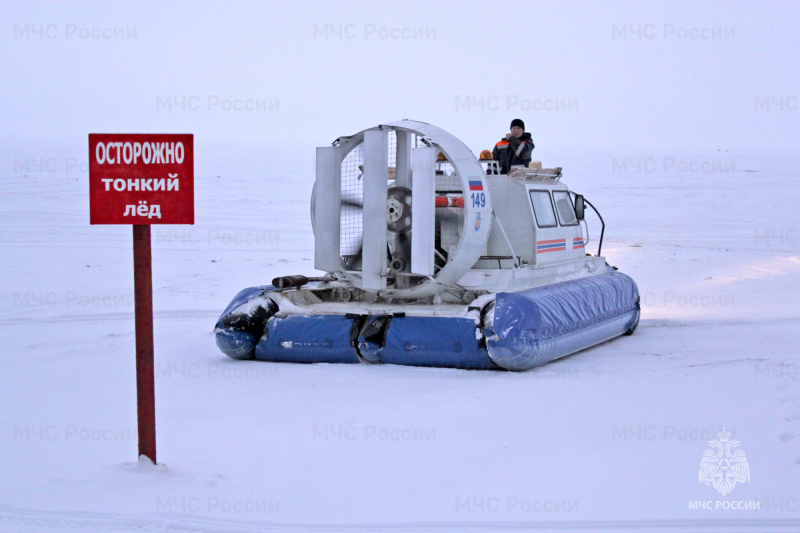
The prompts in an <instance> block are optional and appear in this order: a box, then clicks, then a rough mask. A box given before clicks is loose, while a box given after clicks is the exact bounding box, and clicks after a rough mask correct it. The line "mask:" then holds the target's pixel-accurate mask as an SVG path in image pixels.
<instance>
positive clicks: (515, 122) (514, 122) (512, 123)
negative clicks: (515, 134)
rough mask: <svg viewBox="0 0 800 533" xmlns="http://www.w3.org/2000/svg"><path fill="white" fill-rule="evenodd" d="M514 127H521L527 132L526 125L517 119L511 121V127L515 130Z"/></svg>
mask: <svg viewBox="0 0 800 533" xmlns="http://www.w3.org/2000/svg"><path fill="white" fill-rule="evenodd" d="M514 126H519V127H520V128H522V129H523V130H525V123H524V122H522V119H519V118H515V119H514V120H512V121H511V127H512V128H513V127H514Z"/></svg>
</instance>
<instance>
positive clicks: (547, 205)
mask: <svg viewBox="0 0 800 533" xmlns="http://www.w3.org/2000/svg"><path fill="white" fill-rule="evenodd" d="M530 194H531V205H532V206H533V214H534V215H535V216H536V224H537V225H538V226H539V227H540V228H554V227H555V226H556V225H557V224H556V215H555V213H553V203H552V202H551V201H550V193H549V192H547V191H531V192H530Z"/></svg>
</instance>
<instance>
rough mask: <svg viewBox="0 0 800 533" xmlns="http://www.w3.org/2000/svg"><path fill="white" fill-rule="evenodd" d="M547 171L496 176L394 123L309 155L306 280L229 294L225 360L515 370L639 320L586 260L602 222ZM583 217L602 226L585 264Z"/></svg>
mask: <svg viewBox="0 0 800 533" xmlns="http://www.w3.org/2000/svg"><path fill="white" fill-rule="evenodd" d="M561 170H562V169H561V168H555V169H542V168H541V165H537V164H536V163H531V164H530V165H529V167H527V168H512V169H511V171H509V172H508V174H500V173H499V169H498V165H497V162H496V161H492V160H491V154H490V153H489V152H484V153H483V154H482V155H481V157H480V159H478V158H476V157H475V156H474V155H473V154H472V152H471V151H470V150H469V149H468V148H467V147H466V146H465V145H464V144H463V143H462V142H461V141H459V140H458V139H457V138H456V137H454V136H453V135H451V134H449V133H447V132H446V131H444V130H442V129H440V128H438V127H436V126H433V125H431V124H427V123H424V122H417V121H412V120H402V121H399V122H392V123H389V124H381V125H379V126H376V127H373V128H369V129H366V130H364V131H361V132H359V133H356V134H355V135H351V136H349V137H339V138H338V139H336V141H334V142H333V143H332V145H331V146H326V147H321V148H317V152H316V181H315V183H314V190H313V192H312V197H311V221H312V225H313V228H314V236H315V250H314V266H315V268H316V269H317V270H320V271H322V272H324V273H325V274H324V275H321V276H319V277H306V276H299V275H296V276H284V277H279V278H276V279H274V280H273V281H272V284H271V285H264V286H259V287H251V288H247V289H244V290H243V291H241V292H240V293H239V294H237V295H236V296H235V297H234V299H233V301H232V302H231V303H230V304H229V305H228V307H227V308H226V309H225V311H224V312H223V313H222V316H221V317H220V318H219V321H218V322H217V324H216V328H215V333H216V343H217V346H218V347H219V348H220V350H221V351H222V352H223V353H225V354H226V355H228V356H229V357H231V358H233V359H258V360H263V361H277V362H294V363H391V364H399V365H414V366H433V367H451V368H463V369H504V370H528V369H530V368H533V367H536V366H539V365H542V364H545V363H547V362H550V361H553V360H554V359H558V358H560V357H564V356H566V355H569V354H572V353H575V352H578V351H580V350H583V349H586V348H589V347H591V346H594V345H596V344H599V343H602V342H605V341H608V340H610V339H612V338H615V337H617V336H620V335H624V334H631V333H633V331H634V330H635V329H636V326H637V324H638V322H639V314H640V307H639V290H638V288H637V286H636V283H635V282H634V281H633V280H632V279H631V278H630V277H628V276H626V275H625V274H622V273H621V272H618V271H617V269H616V268H615V267H611V266H609V265H608V263H607V262H606V260H605V259H604V258H603V257H602V256H600V253H601V250H602V239H603V232H604V230H605V224H604V222H603V220H602V217H600V214H599V212H597V210H596V209H595V208H594V206H593V205H592V204H591V203H590V202H589V201H588V200H586V199H585V198H584V197H583V196H582V195H579V194H576V193H574V192H572V191H570V190H569V189H568V187H567V186H566V185H565V184H564V183H562V182H561V177H562V172H561ZM587 206H588V207H590V208H591V209H592V210H593V211H594V212H595V213H596V215H597V216H598V218H599V219H600V222H601V223H602V224H603V232H601V234H600V239H599V245H598V251H597V255H591V254H587V253H586V245H587V244H588V238H589V232H588V230H589V228H588V225H587V224H586V221H585V218H584V215H585V210H586V207H587Z"/></svg>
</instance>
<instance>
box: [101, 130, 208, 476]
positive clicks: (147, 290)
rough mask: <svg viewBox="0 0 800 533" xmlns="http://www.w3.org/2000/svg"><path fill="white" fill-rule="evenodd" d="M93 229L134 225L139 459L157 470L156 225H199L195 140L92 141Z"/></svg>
mask: <svg viewBox="0 0 800 533" xmlns="http://www.w3.org/2000/svg"><path fill="white" fill-rule="evenodd" d="M89 204H90V223H91V224H132V225H133V280H134V296H135V298H134V299H135V303H136V309H135V315H136V316H135V320H136V402H137V415H138V425H139V456H142V455H144V456H145V457H147V458H149V459H150V460H151V461H152V462H153V463H154V464H155V463H156V404H155V372H154V366H155V364H154V349H153V272H152V256H151V247H150V225H151V224H194V137H193V136H192V135H191V134H181V135H171V134H170V135H167V134H90V135H89Z"/></svg>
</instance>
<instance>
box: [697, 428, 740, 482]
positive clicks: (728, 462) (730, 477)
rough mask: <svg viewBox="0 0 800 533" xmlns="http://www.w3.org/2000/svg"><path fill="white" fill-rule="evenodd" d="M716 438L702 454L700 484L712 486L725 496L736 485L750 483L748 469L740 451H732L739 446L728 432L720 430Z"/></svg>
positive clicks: (723, 429)
mask: <svg viewBox="0 0 800 533" xmlns="http://www.w3.org/2000/svg"><path fill="white" fill-rule="evenodd" d="M717 437H718V440H712V441H709V442H708V445H709V446H710V447H711V448H710V449H708V450H706V451H705V453H703V460H702V461H701V462H700V483H705V484H706V485H712V484H713V485H714V488H715V489H717V492H719V493H720V494H722V495H723V496H726V495H727V494H728V493H729V492H730V491H732V490H733V487H735V486H736V484H737V483H748V482H749V481H750V467H749V466H748V465H747V459H746V458H745V456H744V452H743V451H742V450H736V451H735V452H734V451H733V449H734V448H738V447H739V446H740V444H739V441H738V440H736V439H731V433H730V432H729V431H726V430H725V428H722V431H721V432H719V433H717Z"/></svg>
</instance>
